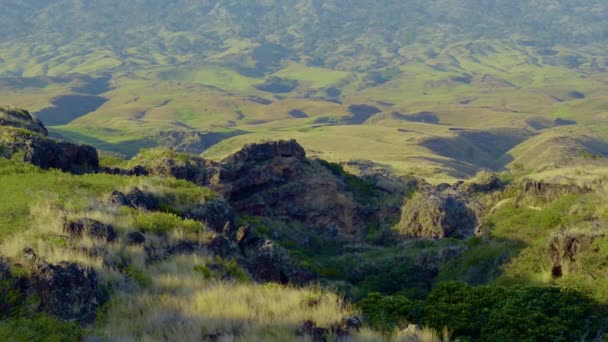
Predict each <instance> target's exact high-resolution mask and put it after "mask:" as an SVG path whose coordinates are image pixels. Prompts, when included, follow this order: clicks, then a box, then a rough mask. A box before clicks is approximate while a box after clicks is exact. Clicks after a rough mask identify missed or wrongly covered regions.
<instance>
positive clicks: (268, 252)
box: [246, 240, 314, 285]
mask: <svg viewBox="0 0 608 342" xmlns="http://www.w3.org/2000/svg"><path fill="white" fill-rule="evenodd" d="M257 241H258V248H257V249H255V250H251V249H249V250H248V254H246V257H248V260H247V263H248V265H247V266H248V269H249V273H251V275H252V276H253V278H254V279H255V280H257V281H260V282H274V283H278V284H298V285H300V284H306V283H309V282H310V281H312V280H313V279H314V273H312V272H311V271H309V270H306V269H304V268H302V267H301V266H300V265H298V264H297V263H296V262H294V260H292V259H291V257H289V255H288V254H287V252H285V251H284V250H283V248H281V247H280V246H278V245H276V244H275V243H274V242H272V241H270V240H257Z"/></svg>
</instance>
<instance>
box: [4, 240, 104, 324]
mask: <svg viewBox="0 0 608 342" xmlns="http://www.w3.org/2000/svg"><path fill="white" fill-rule="evenodd" d="M24 252H25V256H26V258H27V259H28V260H29V262H30V263H31V265H30V266H29V267H30V268H32V270H33V271H32V273H31V274H27V275H25V274H23V275H19V276H14V275H12V274H11V272H10V269H11V268H15V267H16V268H22V269H23V266H22V265H16V264H13V263H11V262H10V261H9V260H5V259H0V282H5V284H6V282H9V283H11V288H12V291H14V293H13V296H17V298H13V300H12V301H11V303H6V304H7V305H23V304H24V303H25V301H26V300H27V301H28V302H29V303H30V305H32V304H37V307H35V306H32V307H35V308H37V310H39V311H42V312H46V313H49V314H51V315H53V316H55V317H57V318H59V319H61V320H64V321H73V322H78V323H81V324H88V323H93V322H94V320H95V316H96V314H97V308H98V307H99V306H100V305H101V304H103V301H104V299H105V298H104V296H103V292H102V290H101V287H100V285H99V281H98V277H97V274H96V273H95V271H94V270H93V269H91V268H88V267H83V266H80V265H78V264H75V263H68V262H62V263H59V264H57V265H52V264H49V263H47V262H45V261H44V260H39V259H38V257H37V255H36V253H35V252H34V251H33V250H31V249H26V250H25V251H24ZM4 305H5V303H0V308H2V311H3V312H8V313H10V310H13V309H16V308H14V307H9V306H6V307H5V306H4ZM0 317H2V314H0Z"/></svg>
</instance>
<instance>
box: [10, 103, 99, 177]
mask: <svg viewBox="0 0 608 342" xmlns="http://www.w3.org/2000/svg"><path fill="white" fill-rule="evenodd" d="M0 128H3V129H2V130H0V147H1V148H0V155H1V156H4V157H7V158H11V157H16V156H18V157H19V158H20V159H21V160H23V161H24V162H28V163H31V164H34V165H36V166H38V167H40V168H43V169H50V168H55V169H60V170H62V171H67V172H72V173H85V172H94V171H96V170H97V169H98V168H99V158H98V155H97V150H96V149H95V148H93V147H91V146H86V145H75V144H72V143H68V142H56V141H54V140H52V139H50V138H49V137H48V133H47V130H46V128H45V127H44V125H42V123H41V122H40V121H39V120H37V119H35V118H33V117H32V116H31V115H30V114H29V113H28V112H27V111H25V110H7V109H0Z"/></svg>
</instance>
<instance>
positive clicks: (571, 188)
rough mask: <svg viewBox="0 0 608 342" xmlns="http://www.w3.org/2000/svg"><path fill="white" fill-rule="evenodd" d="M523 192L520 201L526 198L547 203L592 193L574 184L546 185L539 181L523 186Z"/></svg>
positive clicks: (525, 183)
mask: <svg viewBox="0 0 608 342" xmlns="http://www.w3.org/2000/svg"><path fill="white" fill-rule="evenodd" d="M521 186H522V188H521V192H520V195H519V197H518V201H521V200H522V199H524V198H525V197H534V198H540V199H544V200H545V201H552V200H554V199H556V198H559V197H560V196H563V195H567V194H585V193H589V192H591V191H592V189H590V188H587V187H579V186H578V185H574V184H554V183H545V182H538V181H526V182H523V184H522V185H521Z"/></svg>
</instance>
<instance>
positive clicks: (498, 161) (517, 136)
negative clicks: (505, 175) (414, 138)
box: [421, 129, 534, 170]
mask: <svg viewBox="0 0 608 342" xmlns="http://www.w3.org/2000/svg"><path fill="white" fill-rule="evenodd" d="M455 133H456V136H455V137H452V138H443V137H441V138H440V137H436V138H430V139H427V140H425V141H423V142H422V143H421V145H422V146H423V147H426V148H428V149H429V150H431V151H433V152H434V153H435V154H438V155H440V156H443V157H447V158H451V159H454V160H458V161H462V162H466V163H470V164H472V165H476V166H478V167H485V168H489V169H493V170H500V169H502V168H504V166H505V165H507V164H508V163H509V162H511V161H512V160H513V158H512V157H511V156H509V155H506V153H507V152H508V151H509V150H511V149H512V148H513V147H515V146H517V145H519V144H520V143H522V142H523V141H525V140H527V139H528V138H530V137H532V136H533V135H534V133H531V132H529V131H522V130H520V129H495V130H488V131H476V130H462V131H456V132H455Z"/></svg>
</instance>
